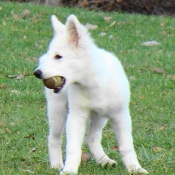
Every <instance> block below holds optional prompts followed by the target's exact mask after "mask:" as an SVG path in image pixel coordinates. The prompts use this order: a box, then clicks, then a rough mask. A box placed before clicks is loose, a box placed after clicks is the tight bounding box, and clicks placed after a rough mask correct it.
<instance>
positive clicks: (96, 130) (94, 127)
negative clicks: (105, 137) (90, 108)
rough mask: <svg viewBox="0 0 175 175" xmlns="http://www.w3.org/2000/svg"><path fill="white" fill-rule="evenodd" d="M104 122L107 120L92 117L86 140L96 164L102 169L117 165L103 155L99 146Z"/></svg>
mask: <svg viewBox="0 0 175 175" xmlns="http://www.w3.org/2000/svg"><path fill="white" fill-rule="evenodd" d="M106 122H107V118H104V117H99V116H93V117H92V118H91V121H90V125H89V129H88V133H87V140H86V141H87V144H88V146H89V149H90V151H91V153H92V154H93V156H94V158H95V160H96V162H97V163H98V164H99V165H100V166H102V167H106V166H116V164H117V163H116V162H115V161H114V160H112V159H110V158H109V157H108V156H107V155H106V154H105V152H104V150H103V148H102V145H101V138H102V130H103V127H104V126H105V125H106Z"/></svg>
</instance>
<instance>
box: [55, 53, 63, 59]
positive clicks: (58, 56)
mask: <svg viewBox="0 0 175 175" xmlns="http://www.w3.org/2000/svg"><path fill="white" fill-rule="evenodd" d="M54 58H55V59H61V58H62V56H61V55H58V54H56V55H55V56H54Z"/></svg>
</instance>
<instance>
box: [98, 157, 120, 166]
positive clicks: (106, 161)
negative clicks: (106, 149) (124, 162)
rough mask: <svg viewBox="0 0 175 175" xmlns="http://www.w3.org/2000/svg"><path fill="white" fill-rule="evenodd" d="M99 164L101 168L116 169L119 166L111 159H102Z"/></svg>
mask: <svg viewBox="0 0 175 175" xmlns="http://www.w3.org/2000/svg"><path fill="white" fill-rule="evenodd" d="M98 164H99V165H100V166H101V167H116V166H117V163H116V162H115V161H114V160H112V159H110V158H106V159H101V160H100V161H99V162H98Z"/></svg>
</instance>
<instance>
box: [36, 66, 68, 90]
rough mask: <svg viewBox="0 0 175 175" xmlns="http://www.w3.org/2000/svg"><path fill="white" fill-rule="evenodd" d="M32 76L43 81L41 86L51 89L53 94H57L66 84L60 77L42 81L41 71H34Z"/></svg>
mask: <svg viewBox="0 0 175 175" xmlns="http://www.w3.org/2000/svg"><path fill="white" fill-rule="evenodd" d="M34 75H35V77H37V78H39V79H42V80H43V84H44V85H45V86H46V87H47V88H49V89H53V91H54V93H58V92H60V90H61V89H62V88H63V86H64V85H65V83H66V79H65V78H64V77H62V76H53V77H50V78H47V79H44V78H43V76H42V71H41V70H39V69H37V70H36V71H34Z"/></svg>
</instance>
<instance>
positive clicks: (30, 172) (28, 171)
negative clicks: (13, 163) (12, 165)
mask: <svg viewBox="0 0 175 175" xmlns="http://www.w3.org/2000/svg"><path fill="white" fill-rule="evenodd" d="M21 170H22V171H24V172H27V173H29V174H34V172H33V171H31V170H28V169H26V170H24V169H21Z"/></svg>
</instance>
